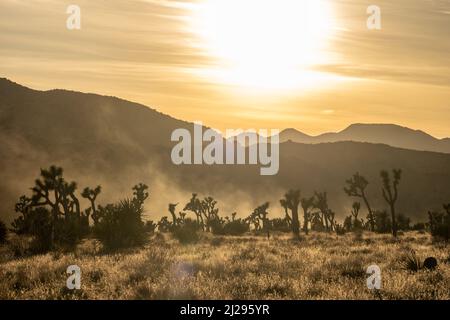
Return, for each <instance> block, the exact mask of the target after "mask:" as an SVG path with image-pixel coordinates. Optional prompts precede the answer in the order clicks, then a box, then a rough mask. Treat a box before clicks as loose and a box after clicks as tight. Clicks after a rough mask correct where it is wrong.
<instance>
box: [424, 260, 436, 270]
mask: <svg viewBox="0 0 450 320" xmlns="http://www.w3.org/2000/svg"><path fill="white" fill-rule="evenodd" d="M437 265H438V262H437V260H436V258H434V257H428V258H426V259H425V261H424V262H423V267H424V268H425V269H428V270H434V269H436V267H437Z"/></svg>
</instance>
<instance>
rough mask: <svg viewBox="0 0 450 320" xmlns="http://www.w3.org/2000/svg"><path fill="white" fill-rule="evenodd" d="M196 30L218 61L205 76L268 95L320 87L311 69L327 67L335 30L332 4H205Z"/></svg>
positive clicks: (305, 0)
mask: <svg viewBox="0 0 450 320" xmlns="http://www.w3.org/2000/svg"><path fill="white" fill-rule="evenodd" d="M194 25H195V27H194V28H195V32H196V33H197V34H198V35H199V36H200V38H201V40H202V47H203V48H204V49H205V50H206V52H207V54H208V55H209V56H211V57H213V58H215V59H217V60H218V61H219V62H218V64H217V67H216V68H213V69H209V70H203V72H202V73H203V74H204V75H205V74H206V75H207V76H210V77H211V76H212V77H216V78H219V79H220V81H223V82H225V83H230V84H237V85H245V86H251V87H261V88H265V89H267V88H275V89H285V88H295V87H299V86H302V87H305V86H308V85H315V84H317V81H319V80H320V78H321V77H320V75H319V74H318V73H317V72H314V71H312V70H311V67H313V66H314V65H317V64H320V63H323V62H325V61H327V59H328V55H327V50H326V47H327V42H328V41H327V40H328V39H329V38H330V36H331V34H332V30H333V28H332V10H331V8H330V4H329V2H328V1H327V0H206V1H204V2H202V3H201V4H200V5H199V7H198V9H197V11H196V17H195V19H194Z"/></svg>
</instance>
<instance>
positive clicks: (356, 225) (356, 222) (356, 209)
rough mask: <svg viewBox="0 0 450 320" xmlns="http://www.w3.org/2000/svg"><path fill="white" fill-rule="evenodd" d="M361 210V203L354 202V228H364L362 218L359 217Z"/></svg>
mask: <svg viewBox="0 0 450 320" xmlns="http://www.w3.org/2000/svg"><path fill="white" fill-rule="evenodd" d="M359 210H361V204H360V203H359V202H353V205H352V211H351V213H352V217H353V221H352V229H353V230H358V229H361V228H362V225H363V224H362V222H361V220H359V219H358V215H359Z"/></svg>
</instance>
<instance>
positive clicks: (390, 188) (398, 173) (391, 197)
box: [380, 169, 402, 237]
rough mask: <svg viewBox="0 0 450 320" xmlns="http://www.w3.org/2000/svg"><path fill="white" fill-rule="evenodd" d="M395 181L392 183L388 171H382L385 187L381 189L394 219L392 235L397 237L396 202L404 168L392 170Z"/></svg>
mask: <svg viewBox="0 0 450 320" xmlns="http://www.w3.org/2000/svg"><path fill="white" fill-rule="evenodd" d="M392 174H393V177H394V181H393V182H392V183H391V178H390V176H389V172H388V171H385V170H383V171H381V172H380V176H381V179H382V181H383V188H382V189H381V191H382V193H383V198H384V200H385V201H386V202H387V203H388V204H389V207H390V209H391V220H392V235H393V236H394V237H397V221H396V216H395V202H396V201H397V199H398V185H399V183H400V180H401V178H402V170H400V169H394V170H392Z"/></svg>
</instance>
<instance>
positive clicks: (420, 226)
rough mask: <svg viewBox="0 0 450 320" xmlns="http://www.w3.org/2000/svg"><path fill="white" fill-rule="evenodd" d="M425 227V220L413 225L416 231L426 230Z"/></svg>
mask: <svg viewBox="0 0 450 320" xmlns="http://www.w3.org/2000/svg"><path fill="white" fill-rule="evenodd" d="M425 229H426V224H425V223H423V222H418V223H415V224H414V225H413V226H412V230H414V231H423V230H425Z"/></svg>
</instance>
